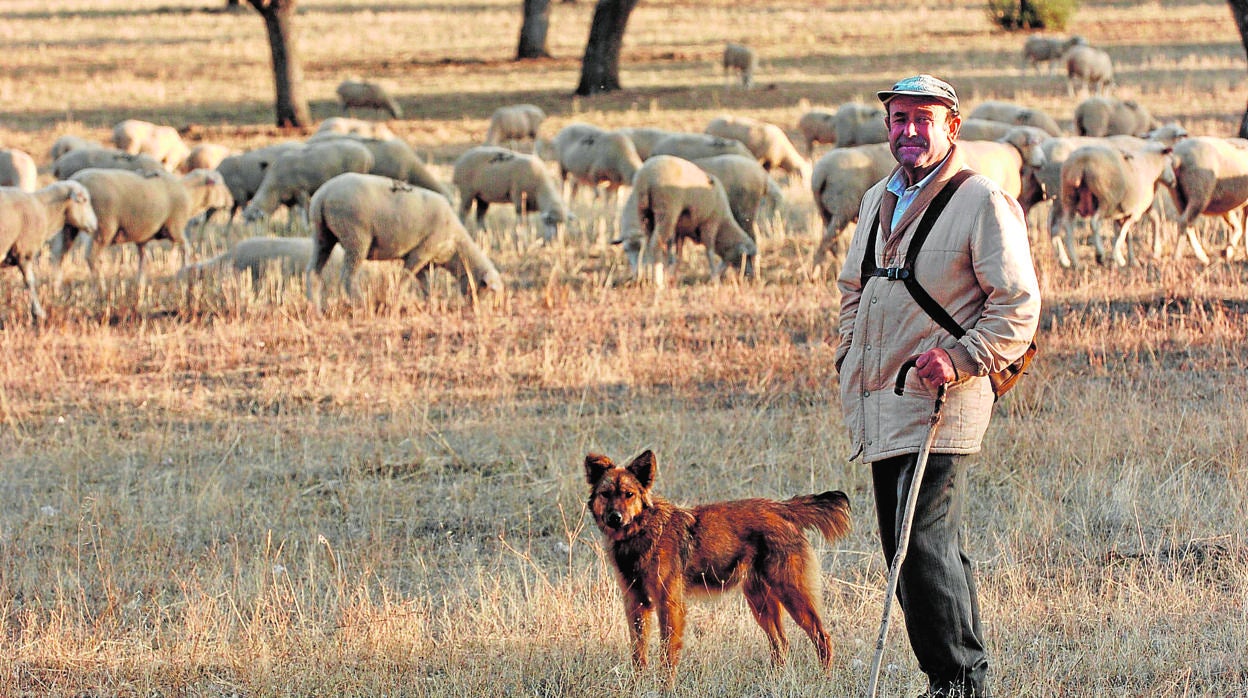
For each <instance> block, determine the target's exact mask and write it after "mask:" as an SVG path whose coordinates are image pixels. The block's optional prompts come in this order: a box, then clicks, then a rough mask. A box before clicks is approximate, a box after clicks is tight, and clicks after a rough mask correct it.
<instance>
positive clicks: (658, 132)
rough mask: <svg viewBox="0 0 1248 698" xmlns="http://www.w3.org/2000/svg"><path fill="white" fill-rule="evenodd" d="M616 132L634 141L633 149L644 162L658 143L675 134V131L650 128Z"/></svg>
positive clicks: (641, 127)
mask: <svg viewBox="0 0 1248 698" xmlns="http://www.w3.org/2000/svg"><path fill="white" fill-rule="evenodd" d="M616 130H617V131H619V132H620V133H622V134H624V135H625V136H628V137H629V139H631V140H632V141H633V147H635V148H636V149H637V156H638V157H640V158H641V159H642V160H646V159H648V158H649V157H650V153H651V152H652V151H653V150H654V146H655V144H656V143H658V142H659V141H661V140H663V139H664V138H666V137H668V136H670V135H672V134H673V133H675V132H674V131H668V130H666V129H661V128H652V127H649V126H638V127H625V128H620V129H616Z"/></svg>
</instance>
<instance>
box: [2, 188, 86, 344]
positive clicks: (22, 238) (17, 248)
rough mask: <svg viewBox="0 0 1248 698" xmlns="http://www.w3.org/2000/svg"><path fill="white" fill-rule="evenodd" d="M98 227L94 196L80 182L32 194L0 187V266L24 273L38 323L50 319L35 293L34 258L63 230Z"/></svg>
mask: <svg viewBox="0 0 1248 698" xmlns="http://www.w3.org/2000/svg"><path fill="white" fill-rule="evenodd" d="M97 225H98V222H97V220H96V216H95V210H94V209H93V208H92V207H91V194H90V192H88V191H87V190H86V188H84V187H83V186H82V185H81V184H79V183H77V182H54V183H52V184H50V185H48V186H46V187H44V188H42V189H38V190H36V191H33V192H27V191H23V190H21V189H17V188H0V264H5V265H7V264H12V265H14V266H16V267H17V269H18V271H20V272H21V273H22V277H23V278H24V279H25V280H26V290H27V292H28V293H29V294H30V315H31V318H33V319H34V321H35V322H41V321H43V320H44V319H45V318H46V317H47V314H46V313H45V312H44V311H43V307H42V306H41V305H39V294H38V293H37V291H36V284H35V265H34V261H35V256H36V255H38V254H39V251H40V250H42V249H43V244H44V243H45V242H46V241H47V240H48V238H51V237H52V236H53V235H57V234H61V231H62V230H63V229H66V230H67V229H69V228H73V229H75V230H81V231H86V232H91V231H94V230H95V228H96V226H97Z"/></svg>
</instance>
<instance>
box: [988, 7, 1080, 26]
mask: <svg viewBox="0 0 1248 698" xmlns="http://www.w3.org/2000/svg"><path fill="white" fill-rule="evenodd" d="M1077 9H1079V0H988V16H990V17H991V18H992V21H993V22H995V23H996V24H998V25H999V26H1001V27H1003V28H1005V29H1008V30H1013V29H1053V30H1056V31H1062V30H1064V29H1066V22H1067V21H1069V20H1070V16H1071V15H1073V14H1074V13H1075V10H1077Z"/></svg>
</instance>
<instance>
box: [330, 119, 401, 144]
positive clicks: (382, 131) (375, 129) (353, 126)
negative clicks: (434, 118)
mask: <svg viewBox="0 0 1248 698" xmlns="http://www.w3.org/2000/svg"><path fill="white" fill-rule="evenodd" d="M334 133H337V134H345V135H354V136H360V137H362V138H395V137H396V136H395V135H394V131H391V130H390V127H388V126H386V125H385V124H382V123H378V122H376V121H365V120H364V119H352V118H350V117H346V116H331V117H329V118H328V119H326V120H324V121H322V122H321V125H320V126H318V127H317V128H316V133H314V134H312V136H311V137H310V138H309V139H308V140H312V139H314V138H318V137H321V136H323V135H325V134H334Z"/></svg>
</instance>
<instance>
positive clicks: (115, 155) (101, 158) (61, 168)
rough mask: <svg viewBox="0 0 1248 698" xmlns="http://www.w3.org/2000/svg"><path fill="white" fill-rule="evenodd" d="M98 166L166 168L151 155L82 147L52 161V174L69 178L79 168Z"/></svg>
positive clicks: (133, 169) (146, 169)
mask: <svg viewBox="0 0 1248 698" xmlns="http://www.w3.org/2000/svg"><path fill="white" fill-rule="evenodd" d="M88 167H98V168H104V169H110V170H129V171H131V172H150V171H152V170H160V169H164V166H163V165H161V164H160V161H159V160H157V159H156V158H154V157H152V156H151V155H145V154H142V153H140V154H138V155H131V154H130V153H126V152H123V151H121V150H117V149H116V148H80V149H77V150H71V151H69V152H67V153H65V154H64V155H61V156H60V157H59V158H57V159H56V161H55V162H53V163H52V174H53V176H55V177H56V178H57V179H69V178H70V177H72V176H73V175H74V173H76V172H78V171H79V170H85V169H87V168H88Z"/></svg>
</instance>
